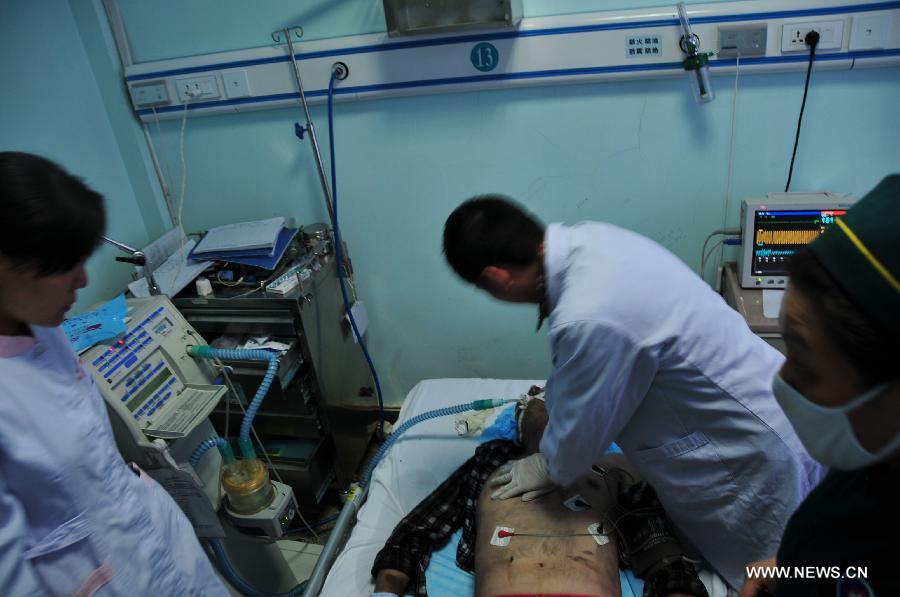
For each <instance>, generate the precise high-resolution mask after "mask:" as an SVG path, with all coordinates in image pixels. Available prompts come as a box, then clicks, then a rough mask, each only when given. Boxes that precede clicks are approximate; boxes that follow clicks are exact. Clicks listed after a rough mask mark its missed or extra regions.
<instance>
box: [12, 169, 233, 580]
mask: <svg viewBox="0 0 900 597" xmlns="http://www.w3.org/2000/svg"><path fill="white" fill-rule="evenodd" d="M0 214H2V218H0V594H2V595H15V596H18V595H78V596H81V597H87V596H90V595H94V594H95V593H96V594H97V595H128V596H134V595H227V594H228V592H227V591H226V590H225V588H224V587H223V586H222V584H221V582H220V581H219V580H217V578H216V576H215V573H214V572H213V570H212V567H211V566H210V563H209V560H208V559H207V557H206V554H205V553H204V552H203V549H202V548H201V547H200V544H199V543H198V542H197V538H196V536H195V535H194V532H193V529H192V528H191V525H190V523H189V522H188V520H187V518H186V517H185V516H184V514H183V513H182V512H181V510H180V509H179V508H178V506H177V505H176V504H175V502H174V501H172V499H171V497H169V495H168V494H167V493H166V491H165V490H164V489H162V487H160V486H159V485H158V484H157V483H156V482H155V481H153V480H151V479H150V478H149V477H148V476H146V475H144V474H143V473H141V471H140V470H138V469H136V468H135V469H133V468H131V467H129V466H128V465H126V464H125V462H123V460H122V457H121V456H120V455H119V453H118V451H117V450H116V445H115V441H114V439H113V436H112V431H111V428H110V423H109V419H108V418H107V414H106V409H105V407H104V403H103V399H102V397H101V396H100V394H99V392H98V391H97V389H96V387H95V386H94V383H93V381H92V378H91V376H90V375H88V374H87V373H86V372H85V370H84V368H83V367H82V366H81V363H80V362H79V360H78V357H77V356H76V355H75V354H74V352H73V351H72V348H71V347H70V346H69V343H68V341H67V339H66V337H65V335H64V334H63V333H62V331H61V330H60V329H59V327H58V326H59V324H60V323H61V322H62V320H63V317H64V316H65V314H66V311H68V309H69V308H70V307H71V306H72V303H73V302H74V301H75V293H76V291H77V290H78V289H79V288H83V287H84V286H85V285H86V284H87V275H86V273H85V269H84V263H85V260H86V259H87V258H88V256H89V255H90V254H91V253H92V252H93V250H94V249H95V247H96V246H97V243H98V241H99V237H100V234H101V233H102V232H103V229H104V226H105V221H106V219H105V215H104V210H103V200H102V197H101V196H100V195H99V194H97V193H96V192H94V191H92V190H91V189H89V188H88V187H87V186H85V184H84V183H83V182H82V181H81V180H79V179H78V178H76V177H74V176H72V175H70V174H69V173H67V172H66V171H65V170H63V169H62V168H60V167H59V166H57V165H56V164H54V163H53V162H50V161H48V160H46V159H43V158H40V157H38V156H35V155H31V154H26V153H17V152H0Z"/></svg>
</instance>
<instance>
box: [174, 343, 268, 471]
mask: <svg viewBox="0 0 900 597" xmlns="http://www.w3.org/2000/svg"><path fill="white" fill-rule="evenodd" d="M188 354H189V355H191V356H192V357H201V358H204V359H226V360H229V361H264V362H268V363H269V367H268V368H267V369H266V374H265V375H264V376H263V380H262V383H260V384H259V389H257V390H256V395H255V396H254V397H253V400H251V401H250V406H248V407H247V413H246V414H245V415H244V420H243V421H242V422H241V435H240V440H239V441H240V446H241V454H242V455H243V456H244V458H246V459H252V458H256V450H255V449H254V448H253V442H252V441H251V439H250V428H251V427H252V426H253V417H255V416H256V411H258V410H259V407H260V405H261V404H262V401H263V399H264V398H265V397H266V394H267V393H268V392H269V387H271V385H272V382H273V381H274V380H275V375H276V374H277V373H278V355H277V354H274V353H271V352H269V351H267V350H246V349H245V350H228V349H221V348H212V347H210V346H190V347H188ZM207 441H210V440H207ZM204 443H205V442H204ZM202 445H203V444H201V446H202ZM216 445H218V443H216ZM210 447H212V446H210ZM208 449H209V448H206V450H208ZM198 450H199V448H198ZM206 450H204V452H205V451H206ZM195 455H196V452H195ZM200 455H201V456H202V455H203V454H202V453H201V454H200ZM222 456H223V458H224V457H225V454H224V453H223V455H222ZM192 459H193V457H192ZM198 462H199V458H198Z"/></svg>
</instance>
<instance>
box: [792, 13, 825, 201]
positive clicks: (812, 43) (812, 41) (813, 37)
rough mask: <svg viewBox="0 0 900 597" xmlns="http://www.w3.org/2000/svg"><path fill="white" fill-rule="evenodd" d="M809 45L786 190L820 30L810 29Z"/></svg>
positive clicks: (807, 43) (807, 41)
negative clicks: (807, 64)
mask: <svg viewBox="0 0 900 597" xmlns="http://www.w3.org/2000/svg"><path fill="white" fill-rule="evenodd" d="M804 41H805V42H806V45H807V46H809V66H807V67H806V83H805V84H804V85H803V101H802V102H801V103H800V116H799V117H798V118H797V135H796V136H795V137H794V151H793V152H792V153H791V167H790V169H788V177H787V184H786V185H784V192H785V193H787V192H788V191H789V190H790V189H791V177H793V175H794V159H795V158H796V157H797V145H798V144H799V143H800V125H801V124H802V123H803V110H804V108H806V95H807V94H808V93H809V78H810V75H811V74H812V66H813V60H815V58H816V46H818V45H819V32H818V31H810V32H809V33H807V34H806V38H805V39H804Z"/></svg>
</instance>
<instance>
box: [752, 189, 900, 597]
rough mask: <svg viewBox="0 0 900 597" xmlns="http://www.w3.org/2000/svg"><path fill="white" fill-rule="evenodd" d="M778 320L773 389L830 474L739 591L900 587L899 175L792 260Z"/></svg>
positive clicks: (883, 591)
mask: <svg viewBox="0 0 900 597" xmlns="http://www.w3.org/2000/svg"><path fill="white" fill-rule="evenodd" d="M781 327H782V332H783V335H784V341H785V344H786V346H787V360H786V361H785V363H784V366H783V367H782V368H781V370H780V371H779V373H778V374H777V375H776V377H775V381H774V384H773V385H774V391H775V397H776V399H777V400H778V403H779V404H780V405H781V408H782V409H783V410H784V412H785V414H786V415H787V417H788V419H789V420H790V422H791V424H792V425H793V426H794V428H795V430H796V431H797V435H798V436H799V438H800V440H801V441H802V442H803V444H804V445H805V446H806V448H807V450H808V451H809V453H810V455H811V456H812V457H813V458H815V459H816V460H818V461H819V462H821V463H822V464H824V465H826V466H828V467H829V468H830V469H831V472H830V473H829V474H828V476H826V477H825V479H823V480H822V482H821V483H820V484H819V486H818V487H816V489H814V490H813V491H812V493H810V494H809V496H807V498H806V500H805V501H804V502H803V503H802V504H801V505H800V507H799V508H798V509H797V511H796V512H795V513H794V515H793V517H792V518H791V520H790V522H789V523H788V525H787V528H786V529H785V533H784V537H783V538H782V541H781V546H780V548H779V550H778V555H777V558H774V559H772V560H766V561H764V562H756V563H753V564H750V565H748V567H747V577H748V578H747V582H746V583H745V584H744V587H743V588H742V590H741V593H740V597H751V596H755V595H757V594H765V593H762V591H763V590H766V591H769V592H774V593H775V595H776V596H777V597H784V596H795V595H836V596H844V595H853V596H859V597H868V596H871V595H891V596H894V595H900V566H898V562H897V554H898V551H897V550H898V548H897V542H898V540H900V509H898V507H900V175H896V174H895V175H893V176H889V177H887V178H885V179H884V180H883V181H882V182H881V184H879V185H878V186H877V187H875V189H874V190H872V191H871V192H870V193H869V194H867V195H866V196H865V197H864V198H863V199H862V200H861V201H859V203H857V204H856V205H855V206H854V207H853V208H852V209H850V210H849V211H848V212H847V215H846V216H845V217H843V218H839V219H837V220H836V222H835V225H834V226H832V227H831V228H830V229H829V230H828V231H827V232H825V233H824V234H822V235H821V236H820V237H819V238H817V239H816V240H815V241H814V242H813V243H811V244H810V245H809V247H808V248H807V249H806V250H805V251H803V252H801V253H798V254H797V255H796V256H795V257H794V259H793V260H792V262H791V268H790V284H789V286H788V289H787V293H786V294H785V297H784V303H783V306H782V312H781ZM763 576H766V577H767V578H762V577H763ZM775 578H777V579H778V580H775Z"/></svg>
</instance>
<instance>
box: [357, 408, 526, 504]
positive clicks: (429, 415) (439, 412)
mask: <svg viewBox="0 0 900 597" xmlns="http://www.w3.org/2000/svg"><path fill="white" fill-rule="evenodd" d="M516 401H517V399H515V398H513V399H503V398H497V399H488V400H475V401H473V402H467V403H465V404H457V405H456V406H448V407H447V408H437V409H435V410H430V411H428V412H424V413H422V414H421V415H416V416H415V417H413V418H411V419H410V420H408V421H406V422H405V423H403V424H402V425H400V426H399V427H397V428H396V429H395V430H394V432H393V433H391V436H390V437H389V438H387V440H386V441H385V442H384V443H383V444H381V447H380V448H378V452H376V453H375V457H374V458H373V459H372V462H370V463H369V466H368V468H366V473H365V474H364V475H363V478H362V481H361V482H360V486H361V487H362V488H364V489H365V488H367V487H368V486H369V482H370V481H371V480H372V473H373V472H375V467H376V466H378V463H379V462H381V459H382V458H384V455H385V454H387V452H388V450H390V449H391V446H393V445H394V442H396V441H397V439H398V438H399V437H400V436H401V435H403V433H405V432H406V430H407V429H409V428H410V427H412V426H414V425H418V424H419V423H421V422H422V421H427V420H428V419H435V418H437V417H445V416H447V415H455V414H457V413H464V412H466V411H468V410H486V409H488V408H494V407H496V406H502V405H504V404H506V403H508V402H516Z"/></svg>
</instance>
